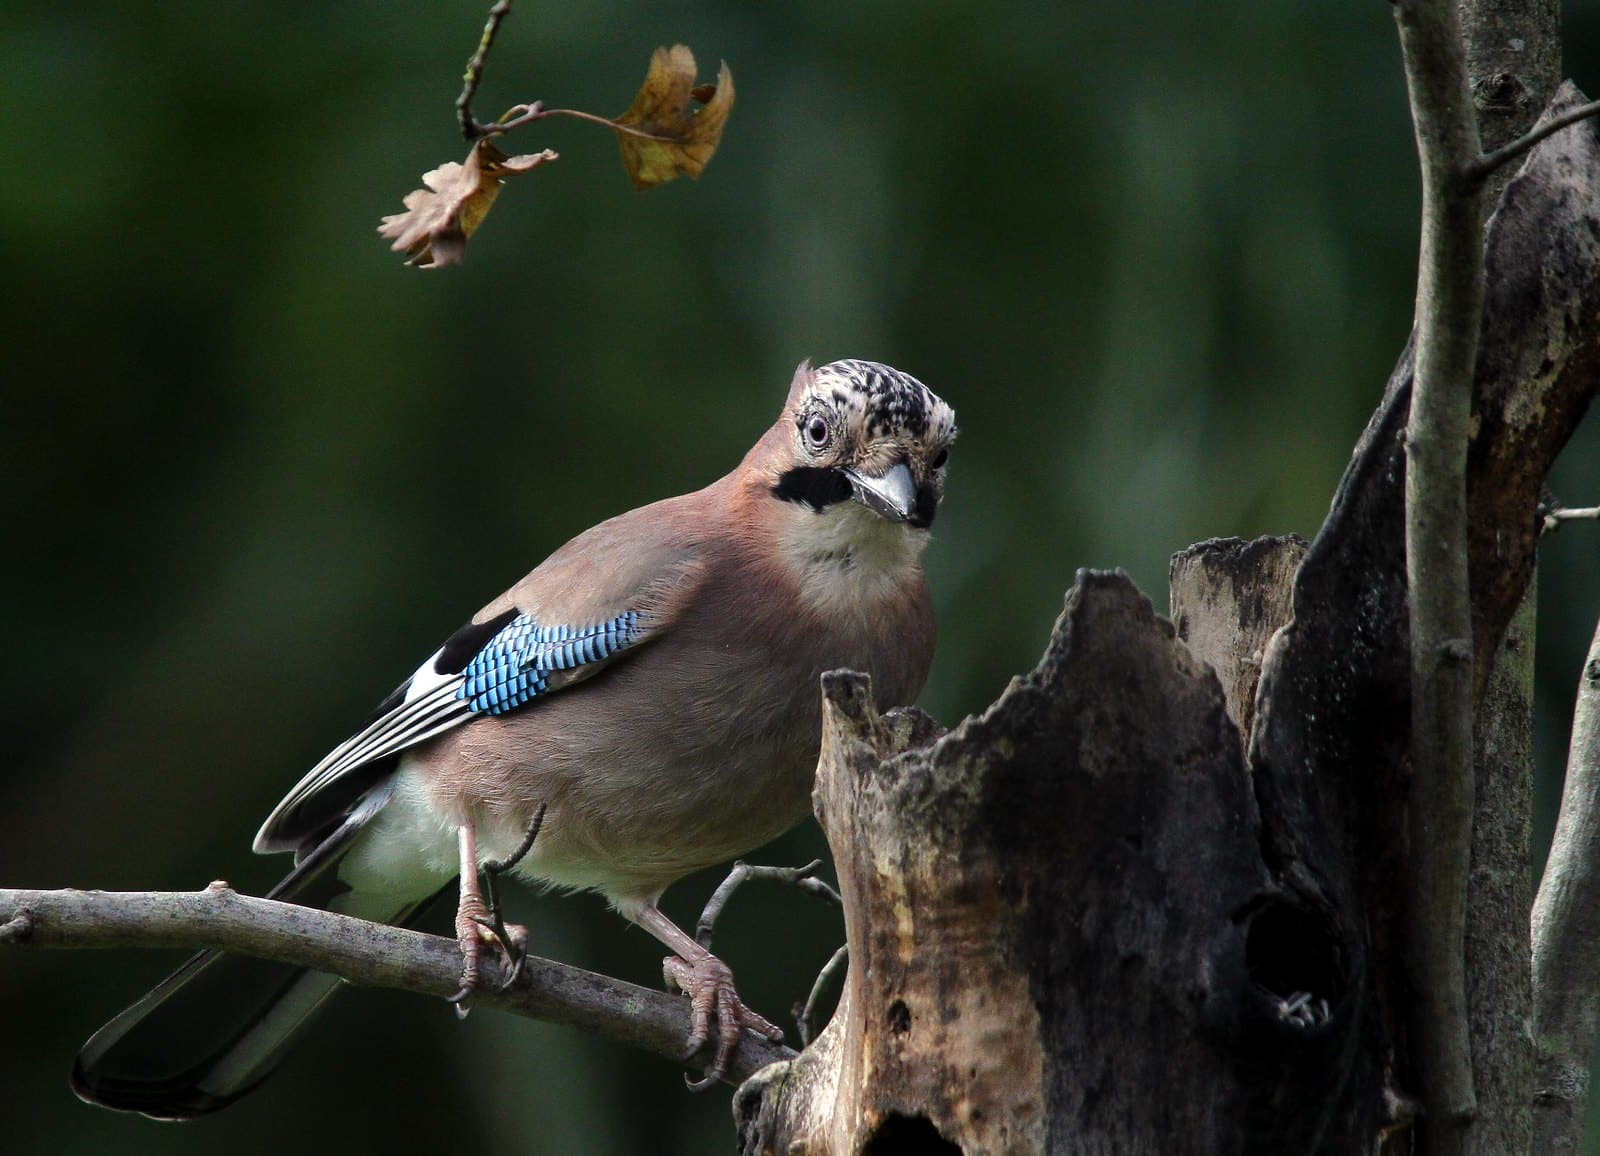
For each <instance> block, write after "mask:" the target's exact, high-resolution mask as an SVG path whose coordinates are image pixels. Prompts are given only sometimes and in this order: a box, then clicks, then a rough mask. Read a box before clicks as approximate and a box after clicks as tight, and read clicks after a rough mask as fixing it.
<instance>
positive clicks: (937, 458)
mask: <svg viewBox="0 0 1600 1156" xmlns="http://www.w3.org/2000/svg"><path fill="white" fill-rule="evenodd" d="M949 460H950V447H949V446H943V447H941V448H940V450H939V452H938V453H936V454H934V455H933V461H931V462H929V463H928V465H930V466H931V467H932V468H934V469H936V470H942V469H944V464H945V463H946V462H948V461H949Z"/></svg>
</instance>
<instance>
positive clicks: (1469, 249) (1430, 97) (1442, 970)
mask: <svg viewBox="0 0 1600 1156" xmlns="http://www.w3.org/2000/svg"><path fill="white" fill-rule="evenodd" d="M1395 16H1396V20H1397V22H1398V24H1399V30H1400V45H1401V51H1402V54H1403V56H1404V60H1405V72H1406V88H1407V91H1408V93H1409V95H1410V99H1411V115H1412V123H1413V125H1414V126H1415V129H1416V137H1417V152H1418V157H1419V160H1420V164H1421V169H1422V251H1421V254H1420V257H1419V260H1418V271H1417V316H1416V376H1415V384H1414V386H1413V390H1412V396H1411V413H1410V419H1409V421H1408V423H1407V426H1406V454H1407V461H1406V579H1407V584H1408V589H1409V591H1410V600H1411V744H1410V751H1411V768H1412V788H1411V798H1410V806H1409V810H1408V824H1409V828H1410V844H1411V845H1410V851H1411V863H1410V871H1409V872H1408V875H1409V880H1408V882H1409V884H1410V888H1411V892H1410V896H1409V899H1410V902H1409V904H1408V917H1407V931H1408V935H1409V945H1408V947H1409V950H1408V953H1407V962H1408V970H1409V971H1410V974H1411V979H1412V982H1413V984H1414V986H1415V990H1416V992H1417V1000H1416V1004H1415V1011H1414V1014H1413V1016H1412V1017H1411V1023H1410V1029H1411V1030H1410V1048H1409V1054H1410V1057H1411V1060H1412V1062H1413V1063H1414V1065H1415V1067H1416V1072H1417V1077H1418V1080H1419V1083H1420V1086H1421V1092H1422V1100H1423V1103H1424V1105H1425V1107H1426V1109H1427V1114H1426V1116H1425V1117H1424V1120H1423V1124H1422V1146H1421V1150H1422V1151H1424V1152H1429V1153H1441V1154H1442V1153H1457V1152H1460V1151H1461V1150H1462V1145H1463V1141H1464V1136H1465V1132H1466V1128H1467V1126H1468V1125H1469V1124H1470V1122H1471V1120H1472V1117H1473V1115H1474V1112H1475V1108H1476V1101H1475V1097H1474V1092H1473V1084H1472V1060H1471V1051H1470V1045H1469V1039H1468V1020H1467V999H1466V980H1465V972H1464V967H1463V957H1464V935H1465V926H1466V890H1467V872H1468V867H1469V862H1470V854H1471V835H1472V800H1473V759H1472V691H1473V681H1472V679H1473V667H1472V657H1473V650H1472V608H1471V598H1470V588H1469V586H1468V576H1467V517H1466V458H1467V431H1468V420H1469V416H1470V409H1471V401H1472V379H1473V370H1474V365H1475V360H1476V357H1477V347H1478V327H1479V323H1480V318H1481V315H1482V312H1483V226H1482V223H1481V220H1480V211H1479V196H1480V193H1481V188H1482V184H1481V181H1480V180H1477V179H1473V176H1472V173H1471V166H1472V165H1473V164H1474V163H1475V162H1476V160H1477V158H1478V156H1479V153H1480V146H1479V138H1478V126H1477V120H1476V116H1475V114H1474V111H1473V105H1472V95H1471V91H1470V88H1469V86H1468V83H1467V71H1466V59H1465V52H1464V50H1463V47H1462V41H1461V29H1460V22H1459V17H1458V14H1457V11H1456V0H1400V2H1399V3H1397V4H1396V5H1395Z"/></svg>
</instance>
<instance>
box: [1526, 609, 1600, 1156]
mask: <svg viewBox="0 0 1600 1156" xmlns="http://www.w3.org/2000/svg"><path fill="white" fill-rule="evenodd" d="M1597 846H1600V627H1597V628H1596V630H1595V635H1594V641H1593V642H1592V643H1591V644H1590V647H1589V655H1588V658H1587V660H1586V661H1585V662H1584V666H1583V675H1582V677H1581V678H1580V679H1579V680H1578V701H1577V706H1576V708H1575V709H1574V711H1573V715H1572V746H1571V748H1570V749H1569V752H1568V755H1567V781H1566V785H1565V786H1564V787H1563V788H1562V791H1561V817H1560V818H1559V819H1558V820H1557V821H1556V834H1555V841H1554V842H1553V843H1552V844H1551V847H1550V858H1549V860H1548V861H1547V863H1546V864H1545V869H1544V878H1543V879H1542V880H1541V881H1540V883H1539V895H1538V898H1537V899H1535V900H1534V904H1533V1042H1534V1109H1533V1110H1534V1151H1536V1152H1574V1153H1575V1152H1578V1151H1580V1150H1581V1147H1582V1140H1583V1126H1584V1115H1585V1109H1586V1106H1587V1103H1588V1095H1589V1065H1590V1062H1591V1060H1592V1058H1593V1054H1594V1042H1595V1029H1596V1027H1597V1026H1600V952H1596V950H1595V944H1596V942H1600V861H1597V860H1596V856H1595V848H1596V847H1597Z"/></svg>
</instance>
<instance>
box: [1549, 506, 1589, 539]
mask: <svg viewBox="0 0 1600 1156" xmlns="http://www.w3.org/2000/svg"><path fill="white" fill-rule="evenodd" d="M1594 518H1600V506H1584V507H1581V508H1577V509H1574V508H1572V507H1569V506H1557V507H1556V508H1555V509H1553V510H1549V511H1547V512H1546V513H1545V516H1544V523H1543V524H1542V525H1541V526H1540V527H1539V532H1540V533H1541V534H1553V533H1555V532H1556V531H1557V530H1559V529H1561V524H1562V523H1563V522H1576V521H1578V520H1580V519H1594Z"/></svg>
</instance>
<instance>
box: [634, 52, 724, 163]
mask: <svg viewBox="0 0 1600 1156" xmlns="http://www.w3.org/2000/svg"><path fill="white" fill-rule="evenodd" d="M694 76H695V63H694V53H692V52H690V51H689V49H688V48H686V47H685V46H684V45H682V44H674V45H673V46H672V47H671V48H658V49H656V51H655V55H654V56H652V57H651V58H650V71H649V73H647V74H646V75H645V78H644V86H643V87H642V88H640V89H639V94H638V95H637V96H635V97H634V98H633V104H632V105H631V106H630V107H629V108H628V111H627V112H625V113H623V114H622V115H621V116H619V117H618V118H617V120H616V123H617V124H618V125H622V126H626V127H628V128H633V129H637V130H639V131H640V132H645V133H649V134H650V135H651V136H652V137H656V138H660V139H656V140H650V139H647V138H645V137H640V136H635V135H633V134H631V133H626V132H621V131H619V132H618V133H617V141H618V143H619V144H620V145H621V146H622V167H623V168H625V169H627V170H628V176H629V177H630V178H632V180H633V184H634V187H635V188H639V189H649V188H654V187H655V186H656V185H660V184H665V183H666V182H667V181H670V180H672V179H673V178H674V177H677V176H683V175H687V176H690V177H698V176H699V175H700V171H701V170H702V169H704V168H705V167H706V164H707V163H708V162H709V161H710V160H711V155H712V154H713V153H715V152H716V151H717V145H718V143H719V142H720V141H721V140H722V129H723V127H724V126H725V125H726V124H727V123H728V113H729V112H731V111H732V110H733V74H732V73H731V72H729V71H728V66H727V64H726V63H724V64H723V65H722V67H721V69H720V70H719V71H718V72H717V83H716V84H702V85H698V86H697V85H696V84H695V82H694ZM695 102H699V104H700V105H701V107H700V108H698V109H696V108H695V107H694V105H695Z"/></svg>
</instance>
